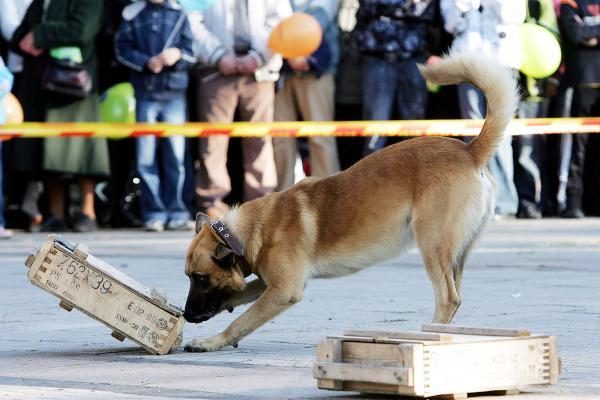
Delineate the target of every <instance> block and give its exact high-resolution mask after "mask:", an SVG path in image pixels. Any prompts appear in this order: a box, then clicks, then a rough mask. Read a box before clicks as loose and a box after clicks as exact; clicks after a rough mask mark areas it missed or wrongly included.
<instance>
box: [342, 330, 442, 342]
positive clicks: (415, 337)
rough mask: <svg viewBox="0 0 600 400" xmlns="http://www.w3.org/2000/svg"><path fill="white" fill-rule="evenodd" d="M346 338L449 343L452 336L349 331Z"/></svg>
mask: <svg viewBox="0 0 600 400" xmlns="http://www.w3.org/2000/svg"><path fill="white" fill-rule="evenodd" d="M344 335H345V336H362V337H372V338H374V339H375V341H378V340H385V339H407V340H426V341H434V342H448V341H451V340H452V336H450V335H444V334H439V333H425V332H390V331H368V330H348V331H344Z"/></svg>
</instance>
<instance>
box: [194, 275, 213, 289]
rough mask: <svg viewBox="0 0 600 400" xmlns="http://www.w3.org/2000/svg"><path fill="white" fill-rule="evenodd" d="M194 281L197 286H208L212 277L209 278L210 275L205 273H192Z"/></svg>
mask: <svg viewBox="0 0 600 400" xmlns="http://www.w3.org/2000/svg"><path fill="white" fill-rule="evenodd" d="M192 282H193V283H194V285H195V286H197V287H199V288H207V287H208V286H210V279H209V278H208V275H204V274H194V275H192Z"/></svg>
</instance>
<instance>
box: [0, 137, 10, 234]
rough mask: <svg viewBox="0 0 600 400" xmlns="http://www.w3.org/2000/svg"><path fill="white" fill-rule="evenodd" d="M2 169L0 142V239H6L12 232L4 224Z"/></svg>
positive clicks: (0, 144)
mask: <svg viewBox="0 0 600 400" xmlns="http://www.w3.org/2000/svg"><path fill="white" fill-rule="evenodd" d="M3 178H4V167H3V165H2V142H1V141H0V239H8V238H10V237H11V236H12V232H11V231H9V230H8V229H5V224H6V222H5V221H4V186H3V184H4V182H3Z"/></svg>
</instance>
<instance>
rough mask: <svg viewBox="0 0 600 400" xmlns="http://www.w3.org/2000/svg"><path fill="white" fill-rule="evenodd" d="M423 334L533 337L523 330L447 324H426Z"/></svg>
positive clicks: (422, 328)
mask: <svg viewBox="0 0 600 400" xmlns="http://www.w3.org/2000/svg"><path fill="white" fill-rule="evenodd" d="M421 330H422V331H423V332H438V333H454V334H459V335H480V336H507V337H525V336H531V333H530V332H529V331H527V330H522V329H502V328H476V327H470V326H456V325H446V324H426V325H423V326H422V327H421Z"/></svg>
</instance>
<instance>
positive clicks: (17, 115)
mask: <svg viewBox="0 0 600 400" xmlns="http://www.w3.org/2000/svg"><path fill="white" fill-rule="evenodd" d="M2 108H4V111H5V112H6V123H7V124H20V123H22V122H23V108H22V107H21V103H19V100H17V98H16V97H15V96H14V95H13V94H12V93H8V94H7V95H6V96H5V97H4V100H3V101H2Z"/></svg>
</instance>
